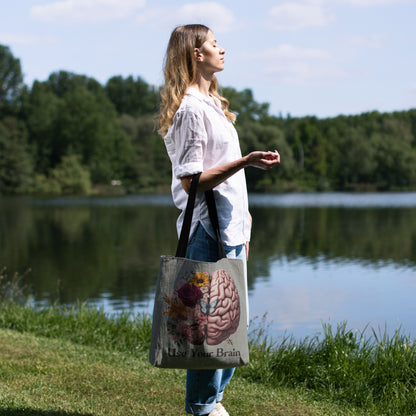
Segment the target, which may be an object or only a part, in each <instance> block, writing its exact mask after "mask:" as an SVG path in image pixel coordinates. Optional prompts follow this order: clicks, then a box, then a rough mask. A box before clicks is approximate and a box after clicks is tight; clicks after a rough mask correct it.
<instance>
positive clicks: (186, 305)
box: [164, 270, 240, 345]
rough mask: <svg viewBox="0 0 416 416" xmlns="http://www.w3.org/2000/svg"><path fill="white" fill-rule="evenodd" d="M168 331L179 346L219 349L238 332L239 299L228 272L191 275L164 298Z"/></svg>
mask: <svg viewBox="0 0 416 416" xmlns="http://www.w3.org/2000/svg"><path fill="white" fill-rule="evenodd" d="M164 300H165V302H166V304H167V310H166V311H165V312H164V314H167V315H168V321H167V325H168V331H169V333H170V335H171V336H172V338H173V339H175V340H176V341H178V342H181V341H186V342H189V343H191V344H194V345H201V344H203V343H204V341H205V342H206V343H207V344H208V345H218V344H220V343H221V342H223V341H224V340H226V339H227V338H229V337H230V336H231V335H232V334H234V333H235V332H236V331H237V328H238V324H239V322H240V297H239V294H238V290H237V287H236V285H235V282H234V280H233V278H232V277H231V276H230V275H229V274H228V273H227V272H226V271H225V270H217V271H215V272H214V273H212V274H209V273H205V272H198V273H192V274H190V275H189V276H188V277H187V278H184V279H181V280H180V281H178V282H177V284H176V285H175V289H174V291H173V293H172V294H171V295H170V296H169V295H168V294H166V295H165V297H164Z"/></svg>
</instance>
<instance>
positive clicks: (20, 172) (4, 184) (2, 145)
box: [0, 117, 33, 194]
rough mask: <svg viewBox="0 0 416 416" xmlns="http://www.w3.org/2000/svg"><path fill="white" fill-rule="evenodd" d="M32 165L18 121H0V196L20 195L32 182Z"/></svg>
mask: <svg viewBox="0 0 416 416" xmlns="http://www.w3.org/2000/svg"><path fill="white" fill-rule="evenodd" d="M32 175H33V164H32V157H31V152H30V149H29V147H28V145H27V141H26V130H25V127H24V125H23V123H21V122H20V121H19V120H17V119H16V118H14V117H6V118H4V119H3V120H2V121H0V194H21V193H24V192H26V191H27V190H28V188H29V186H30V185H31V182H32Z"/></svg>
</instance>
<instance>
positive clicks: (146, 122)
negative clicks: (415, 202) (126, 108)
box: [120, 114, 171, 191]
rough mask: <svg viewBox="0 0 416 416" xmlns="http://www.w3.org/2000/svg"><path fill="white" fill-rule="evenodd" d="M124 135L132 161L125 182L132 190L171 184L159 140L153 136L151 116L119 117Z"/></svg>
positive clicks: (155, 134) (153, 126)
mask: <svg viewBox="0 0 416 416" xmlns="http://www.w3.org/2000/svg"><path fill="white" fill-rule="evenodd" d="M120 124H121V126H122V128H123V131H124V133H125V134H126V135H127V136H128V137H129V138H130V141H131V144H132V149H133V152H132V158H131V160H130V162H129V164H128V167H127V169H126V176H125V179H126V182H127V184H128V187H129V189H130V190H132V191H138V190H141V191H143V190H151V189H155V188H157V187H159V186H162V187H165V188H166V187H167V186H168V185H169V184H170V181H171V163H170V160H169V157H168V155H167V152H166V148H165V145H164V142H163V139H162V138H161V137H160V136H159V135H158V134H157V133H156V125H155V119H154V117H153V116H151V115H145V116H141V117H137V118H134V117H132V116H129V115H126V114H125V115H122V116H121V117H120Z"/></svg>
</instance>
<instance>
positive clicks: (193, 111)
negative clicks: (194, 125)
mask: <svg viewBox="0 0 416 416" xmlns="http://www.w3.org/2000/svg"><path fill="white" fill-rule="evenodd" d="M204 112H205V109H204V106H203V105H201V102H200V101H199V100H198V99H197V98H196V97H195V96H193V95H189V94H185V96H184V97H183V98H182V101H181V104H180V105H179V108H178V110H177V112H176V114H175V117H181V118H182V117H203V115H204Z"/></svg>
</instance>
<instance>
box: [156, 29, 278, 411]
mask: <svg viewBox="0 0 416 416" xmlns="http://www.w3.org/2000/svg"><path fill="white" fill-rule="evenodd" d="M224 53H225V51H224V49H223V48H221V47H220V46H219V45H218V44H217V42H216V40H215V37H214V35H213V33H212V32H211V30H210V29H209V28H208V27H206V26H203V25H185V26H179V27H177V28H176V29H175V30H174V31H173V32H172V34H171V37H170V40H169V44H168V48H167V52H166V57H165V66H164V75H165V85H164V88H163V89H162V92H161V99H162V101H161V112H160V129H159V133H160V134H161V135H162V136H163V137H164V140H165V145H166V149H167V151H168V154H169V157H170V160H171V162H172V196H173V200H174V203H175V205H176V206H177V207H178V208H179V209H181V210H182V213H181V215H180V216H179V218H178V222H177V227H178V232H179V231H180V229H181V227H182V222H183V215H184V210H185V207H186V202H187V197H188V196H187V193H189V190H190V185H191V182H192V175H194V174H195V173H199V172H202V174H201V176H200V180H199V185H198V194H197V197H196V201H195V210H194V215H193V220H192V226H191V231H190V235H191V237H190V240H189V244H188V249H187V253H186V256H187V257H188V258H190V259H193V260H201V261H216V260H218V255H217V245H216V242H215V234H214V231H213V229H212V226H211V222H210V219H209V215H208V208H207V205H206V202H205V197H204V193H203V191H206V190H209V189H214V195H215V202H216V206H217V211H218V219H219V224H220V228H221V237H222V240H223V243H224V248H225V251H226V254H227V257H234V258H241V259H242V260H243V261H244V263H245V261H246V259H247V257H248V244H249V241H250V232H251V217H250V214H249V211H248V201H247V188H246V182H245V175H244V168H246V167H249V166H254V167H257V168H260V169H269V168H271V167H273V166H275V165H277V164H279V163H280V155H279V154H278V152H277V151H275V152H261V151H257V152H252V153H250V154H248V155H247V156H244V157H242V155H241V151H240V146H239V142H238V136H237V132H236V130H235V128H234V126H233V122H234V121H235V118H236V117H235V114H233V113H231V112H230V111H229V110H228V105H229V103H228V101H227V100H226V99H225V98H223V97H221V96H220V95H219V93H218V92H217V79H216V77H215V73H216V72H219V71H222V70H223V69H224ZM233 373H234V369H219V370H188V372H187V382H186V400H185V410H186V411H187V412H188V413H191V414H194V415H209V416H227V415H228V413H227V411H226V410H225V409H224V407H223V406H222V405H221V403H220V401H221V399H222V395H223V391H224V388H225V386H226V385H227V383H228V382H229V381H230V379H231V377H232V375H233Z"/></svg>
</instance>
